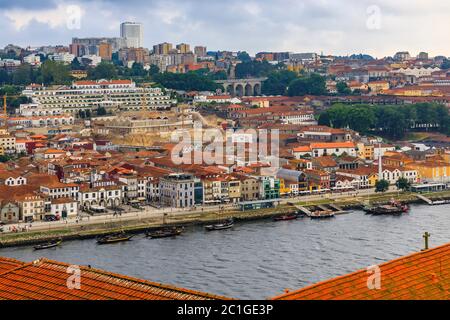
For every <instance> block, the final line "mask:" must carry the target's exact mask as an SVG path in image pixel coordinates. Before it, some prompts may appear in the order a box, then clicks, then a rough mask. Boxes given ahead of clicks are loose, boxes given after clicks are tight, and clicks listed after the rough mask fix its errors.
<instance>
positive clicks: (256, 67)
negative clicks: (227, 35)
mask: <svg viewBox="0 0 450 320" xmlns="http://www.w3.org/2000/svg"><path fill="white" fill-rule="evenodd" d="M275 69H276V67H275V66H273V65H271V64H270V63H269V62H267V61H257V60H253V61H247V62H242V63H239V64H238V65H237V66H236V77H237V78H253V77H265V76H267V75H269V74H270V72H272V71H274V70H275Z"/></svg>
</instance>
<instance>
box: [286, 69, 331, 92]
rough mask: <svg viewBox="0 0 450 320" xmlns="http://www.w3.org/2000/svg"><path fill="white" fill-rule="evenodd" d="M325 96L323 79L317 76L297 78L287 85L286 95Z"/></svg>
mask: <svg viewBox="0 0 450 320" xmlns="http://www.w3.org/2000/svg"><path fill="white" fill-rule="evenodd" d="M325 94H327V89H326V83H325V78H324V77H322V76H320V75H318V74H311V75H310V76H307V77H302V78H298V79H296V80H294V81H292V82H291V83H290V84H289V88H288V95H289V96H291V97H293V96H304V95H316V96H319V95H325Z"/></svg>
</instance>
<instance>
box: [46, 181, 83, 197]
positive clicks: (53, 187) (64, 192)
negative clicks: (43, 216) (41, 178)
mask: <svg viewBox="0 0 450 320" xmlns="http://www.w3.org/2000/svg"><path fill="white" fill-rule="evenodd" d="M40 191H41V192H42V193H43V194H45V195H46V196H48V197H49V198H50V199H59V198H72V199H78V194H79V191H80V186H79V185H78V184H75V183H62V182H48V183H43V184H41V186H40Z"/></svg>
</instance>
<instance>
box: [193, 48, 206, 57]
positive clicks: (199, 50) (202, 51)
mask: <svg viewBox="0 0 450 320" xmlns="http://www.w3.org/2000/svg"><path fill="white" fill-rule="evenodd" d="M194 53H195V55H196V56H197V57H206V47H202V46H196V47H195V48H194Z"/></svg>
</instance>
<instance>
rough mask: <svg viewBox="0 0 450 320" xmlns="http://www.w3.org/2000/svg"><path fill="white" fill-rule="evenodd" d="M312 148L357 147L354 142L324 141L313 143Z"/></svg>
mask: <svg viewBox="0 0 450 320" xmlns="http://www.w3.org/2000/svg"><path fill="white" fill-rule="evenodd" d="M310 147H311V149H334V148H355V144H354V143H353V142H349V141H348V142H324V143H311V144H310Z"/></svg>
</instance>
